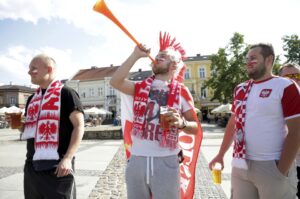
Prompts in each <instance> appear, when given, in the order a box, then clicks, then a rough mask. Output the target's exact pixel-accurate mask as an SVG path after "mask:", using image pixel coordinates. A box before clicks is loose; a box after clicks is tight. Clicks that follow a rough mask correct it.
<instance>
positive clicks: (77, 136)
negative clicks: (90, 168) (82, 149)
mask: <svg viewBox="0 0 300 199" xmlns="http://www.w3.org/2000/svg"><path fill="white" fill-rule="evenodd" d="M70 120H71V122H72V124H73V128H74V129H73V132H72V136H71V141H70V144H69V147H68V150H67V152H66V154H65V155H64V157H63V159H62V160H61V161H60V162H59V164H58V166H57V168H56V171H55V174H57V177H62V176H66V175H68V174H69V173H70V172H71V171H72V158H73V157H74V155H75V153H76V151H77V149H78V147H79V144H80V142H81V140H82V137H83V133H84V118H83V114H82V112H79V111H73V112H72V113H71V114H70Z"/></svg>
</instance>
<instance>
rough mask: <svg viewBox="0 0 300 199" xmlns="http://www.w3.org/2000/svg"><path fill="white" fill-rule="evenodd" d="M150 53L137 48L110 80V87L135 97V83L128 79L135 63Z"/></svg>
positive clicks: (140, 47)
mask: <svg viewBox="0 0 300 199" xmlns="http://www.w3.org/2000/svg"><path fill="white" fill-rule="evenodd" d="M149 52H150V51H149V50H148V49H146V48H145V47H144V46H136V47H135V49H134V51H133V52H132V54H131V55H130V56H129V57H128V58H127V60H126V61H125V62H124V63H123V64H122V65H121V66H120V68H119V69H118V70H117V71H116V72H115V73H114V74H113V76H112V77H111V80H110V82H109V83H110V85H111V86H112V87H114V88H115V89H117V90H119V91H121V92H122V93H125V94H127V95H132V96H133V95H134V82H132V81H130V80H128V79H126V78H127V76H128V74H129V71H130V69H131V68H132V66H133V65H134V64H135V62H136V61H137V60H138V59H140V58H141V57H146V56H147V54H148V53H149Z"/></svg>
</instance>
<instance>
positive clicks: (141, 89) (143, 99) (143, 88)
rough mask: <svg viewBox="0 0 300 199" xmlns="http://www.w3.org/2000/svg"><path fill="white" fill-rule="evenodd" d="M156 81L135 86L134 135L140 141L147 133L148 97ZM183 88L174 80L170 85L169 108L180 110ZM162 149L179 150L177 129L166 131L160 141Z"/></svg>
mask: <svg viewBox="0 0 300 199" xmlns="http://www.w3.org/2000/svg"><path fill="white" fill-rule="evenodd" d="M153 80H154V76H151V77H149V78H147V79H145V80H144V81H142V82H139V83H137V84H136V86H135V94H134V101H133V113H134V119H133V132H132V133H133V135H135V136H137V137H138V138H140V139H144V133H145V119H146V118H145V111H146V108H147V103H148V97H149V93H150V90H151V84H152V82H153ZM180 92H181V86H180V84H179V82H178V81H177V80H174V79H173V80H172V81H171V83H170V84H169V95H168V101H167V106H169V107H174V108H177V109H178V108H179V104H180V103H179V100H180V97H179V96H180ZM159 144H160V146H161V147H166V148H170V149H175V148H177V145H178V130H177V128H175V127H170V128H169V129H164V130H163V133H162V137H161V140H160V141H159Z"/></svg>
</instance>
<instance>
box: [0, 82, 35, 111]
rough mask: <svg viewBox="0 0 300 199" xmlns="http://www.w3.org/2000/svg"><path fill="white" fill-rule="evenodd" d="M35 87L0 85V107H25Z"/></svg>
mask: <svg viewBox="0 0 300 199" xmlns="http://www.w3.org/2000/svg"><path fill="white" fill-rule="evenodd" d="M34 91H35V89H33V88H30V87H27V86H19V85H3V86H0V108H1V107H10V106H17V107H19V108H25V106H26V102H27V99H28V97H29V96H30V95H32V94H33V93H34Z"/></svg>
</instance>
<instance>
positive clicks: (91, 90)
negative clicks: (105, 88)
mask: <svg viewBox="0 0 300 199" xmlns="http://www.w3.org/2000/svg"><path fill="white" fill-rule="evenodd" d="M89 91H90V96H91V97H94V96H95V93H94V88H89Z"/></svg>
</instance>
